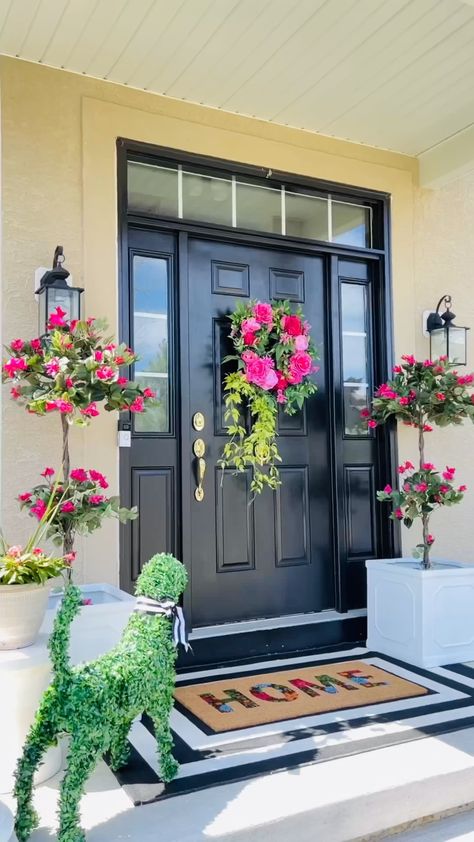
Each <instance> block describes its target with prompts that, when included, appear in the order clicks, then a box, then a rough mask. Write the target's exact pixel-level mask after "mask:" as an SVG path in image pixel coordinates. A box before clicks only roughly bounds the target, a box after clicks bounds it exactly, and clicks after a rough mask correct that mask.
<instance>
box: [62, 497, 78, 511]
mask: <svg viewBox="0 0 474 842" xmlns="http://www.w3.org/2000/svg"><path fill="white" fill-rule="evenodd" d="M61 511H62V512H64V513H65V514H67V515H69V514H71V513H72V512H75V511H76V507H75V505H74V503H73V502H72V500H66V502H65V503H63V504H62V506H61Z"/></svg>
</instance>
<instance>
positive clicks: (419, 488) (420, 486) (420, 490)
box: [415, 482, 428, 494]
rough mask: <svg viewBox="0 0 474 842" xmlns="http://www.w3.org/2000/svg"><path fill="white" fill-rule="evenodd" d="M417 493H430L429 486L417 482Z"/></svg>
mask: <svg viewBox="0 0 474 842" xmlns="http://www.w3.org/2000/svg"><path fill="white" fill-rule="evenodd" d="M415 491H418V493H419V494H424V493H425V491H428V485H427V484H426V482H417V483H416V485H415Z"/></svg>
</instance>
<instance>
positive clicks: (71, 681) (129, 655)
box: [14, 553, 187, 842]
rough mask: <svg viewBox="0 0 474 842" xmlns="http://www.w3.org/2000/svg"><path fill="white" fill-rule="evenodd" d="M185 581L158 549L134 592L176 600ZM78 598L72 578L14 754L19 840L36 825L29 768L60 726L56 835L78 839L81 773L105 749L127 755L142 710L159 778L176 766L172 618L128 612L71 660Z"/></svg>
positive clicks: (115, 764)
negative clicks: (46, 679) (88, 652)
mask: <svg viewBox="0 0 474 842" xmlns="http://www.w3.org/2000/svg"><path fill="white" fill-rule="evenodd" d="M186 582H187V575H186V571H185V569H184V567H183V566H182V564H181V563H180V562H179V561H177V560H176V559H175V558H173V556H170V555H166V554H164V553H161V554H159V555H156V556H153V558H152V559H150V561H149V562H148V564H146V565H145V567H144V568H143V571H142V573H141V574H140V576H139V578H138V581H137V587H136V592H137V594H141V595H144V596H148V597H151V598H155V599H158V598H160V597H165V596H167V597H169V598H171V599H173V600H174V601H176V602H177V601H178V599H179V597H180V595H181V593H182V591H183V589H184V587H185V586H186ZM80 602H81V593H80V591H79V589H78V588H76V587H75V586H74V585H71V584H70V585H69V586H68V587H67V588H66V592H65V595H64V598H63V601H62V603H61V606H60V608H59V611H58V614H57V616H56V620H55V623H54V630H53V633H52V635H51V639H50V644H49V646H50V652H51V659H52V663H53V670H54V677H53V682H52V684H51V685H50V686H49V688H48V689H47V690H46V692H45V693H44V695H43V698H42V700H41V703H40V707H39V709H38V712H37V714H36V717H35V720H34V722H33V725H32V727H31V729H30V732H29V734H28V736H27V739H26V742H25V745H24V749H23V754H22V757H21V758H20V760H19V762H18V766H17V770H16V775H15V790H14V795H15V798H16V800H17V814H16V820H15V830H16V834H17V838H18V840H19V842H25V840H27V839H28V838H29V836H30V835H31V833H32V831H33V830H34V828H35V827H36V826H37V816H36V814H35V811H34V809H33V806H32V790H33V776H34V773H35V771H36V769H37V767H38V765H39V763H40V761H41V757H42V755H43V753H44V752H45V751H46V749H47V748H48V746H50V745H52V744H53V743H54V742H55V741H56V740H57V738H58V737H59V736H61V735H62V734H69V735H70V747H69V754H68V758H67V771H66V774H65V777H64V780H63V782H62V785H61V796H60V809H59V835H58V840H59V842H83V840H84V838H85V836H84V832H83V831H82V830H81V828H80V826H79V804H80V798H81V795H82V793H83V791H84V787H85V784H86V781H87V778H88V777H89V775H90V774H91V772H92V770H93V769H94V766H95V765H96V763H97V761H98V760H99V758H100V757H101V756H102V755H103V754H104V753H106V752H109V758H110V763H111V765H112V768H114V769H116V768H119V767H120V766H122V765H124V764H125V763H126V762H127V759H128V745H127V736H128V732H129V730H130V727H131V725H132V722H133V720H134V719H135V718H136V717H137V716H139V715H140V714H142V713H143V712H146V713H148V714H149V716H150V717H151V718H152V720H153V723H154V728H155V735H156V740H157V747H158V754H159V763H160V771H161V777H162V779H163V780H164V781H165V782H167V781H170V780H172V778H173V777H174V776H175V775H176V772H177V768H178V764H177V763H176V761H175V759H174V758H173V755H172V748H173V740H172V736H171V733H170V729H169V716H170V713H171V709H172V706H173V692H174V683H175V662H176V649H175V646H174V644H173V638H172V623H171V621H170V620H169V619H168V618H167V617H166V616H164V615H157V614H150V615H147V614H143V613H133V614H132V615H131V616H130V619H129V621H128V624H127V626H126V628H125V631H124V633H123V635H122V638H121V640H120V642H119V643H118V644H117V646H116V647H115V648H114V649H112V650H111V651H110V652H107V653H106V654H105V655H102V656H101V657H100V658H97V660H95V661H92V662H91V663H86V664H80V665H78V666H76V667H71V666H70V664H69V659H68V646H69V635H70V626H71V622H72V620H73V618H74V616H75V615H76V614H77V612H78V611H79V610H80Z"/></svg>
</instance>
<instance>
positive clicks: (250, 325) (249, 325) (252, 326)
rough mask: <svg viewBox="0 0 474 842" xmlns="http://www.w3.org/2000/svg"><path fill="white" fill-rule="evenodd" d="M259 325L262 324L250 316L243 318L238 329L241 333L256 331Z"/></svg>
mask: <svg viewBox="0 0 474 842" xmlns="http://www.w3.org/2000/svg"><path fill="white" fill-rule="evenodd" d="M261 327H262V325H261V324H260V322H258V321H257V319H254V318H252V317H251V318H250V319H244V320H243V322H242V324H241V326H240V329H241V331H242V333H243V334H245V333H256V331H257V330H260V328H261Z"/></svg>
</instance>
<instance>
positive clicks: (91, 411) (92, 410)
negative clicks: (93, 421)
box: [80, 401, 99, 418]
mask: <svg viewBox="0 0 474 842" xmlns="http://www.w3.org/2000/svg"><path fill="white" fill-rule="evenodd" d="M80 412H81V415H85V416H86V418H95V417H96V416H97V415H99V410H98V409H97V404H96V403H95V401H92V403H90V404H88V405H87V406H85V407H84V409H81V410H80Z"/></svg>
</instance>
